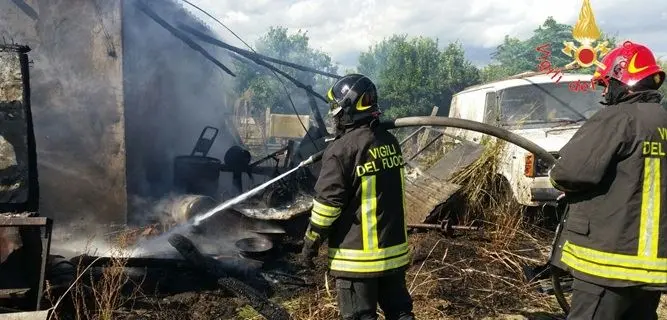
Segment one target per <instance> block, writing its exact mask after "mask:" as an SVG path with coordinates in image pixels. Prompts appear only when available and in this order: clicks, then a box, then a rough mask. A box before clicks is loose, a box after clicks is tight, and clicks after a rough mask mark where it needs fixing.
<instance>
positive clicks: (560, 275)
mask: <svg viewBox="0 0 667 320" xmlns="http://www.w3.org/2000/svg"><path fill="white" fill-rule="evenodd" d="M551 269H552V271H551V285H552V286H553V290H554V296H555V297H556V301H558V305H559V306H560V308H561V309H562V310H563V312H564V313H565V315H566V316H567V315H568V314H569V313H570V295H569V294H568V292H567V291H566V290H565V288H563V285H562V284H563V282H567V281H568V280H570V279H572V275H570V274H569V273H567V272H564V271H562V270H559V269H557V268H551Z"/></svg>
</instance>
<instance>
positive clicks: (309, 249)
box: [300, 237, 319, 268]
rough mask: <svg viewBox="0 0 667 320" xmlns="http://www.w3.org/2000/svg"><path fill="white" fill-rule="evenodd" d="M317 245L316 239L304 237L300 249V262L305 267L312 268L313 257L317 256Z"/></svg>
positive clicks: (313, 265)
mask: <svg viewBox="0 0 667 320" xmlns="http://www.w3.org/2000/svg"><path fill="white" fill-rule="evenodd" d="M318 249H319V246H318V245H317V241H315V240H312V239H309V238H308V237H304V239H303V248H302V249H301V257H300V258H301V264H302V265H303V266H304V267H306V268H313V267H315V264H314V263H313V259H314V258H315V257H317V251H318Z"/></svg>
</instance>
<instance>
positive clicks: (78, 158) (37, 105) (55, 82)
mask: <svg viewBox="0 0 667 320" xmlns="http://www.w3.org/2000/svg"><path fill="white" fill-rule="evenodd" d="M140 4H142V2H140V1H139V0H123V1H100V0H67V1H64V0H55V1H52V0H48V1H47V0H15V1H2V2H0V39H1V38H4V39H5V40H6V41H7V42H15V43H21V44H26V45H28V46H30V47H31V48H32V52H31V56H30V57H31V60H32V61H31V67H30V68H31V70H30V71H31V76H32V79H31V82H32V93H33V94H32V97H31V100H32V106H33V117H34V122H35V128H36V129H35V136H36V146H37V158H38V159H39V160H38V170H39V175H40V176H39V178H40V183H41V190H42V192H41V195H40V208H41V213H42V215H45V216H48V217H52V218H54V219H56V220H57V221H58V222H59V223H66V222H70V221H71V222H82V221H83V222H99V223H120V224H123V223H126V222H128V221H133V220H134V221H141V219H142V218H143V215H144V211H143V210H145V209H146V208H145V207H143V206H141V205H140V204H141V203H145V202H146V200H148V202H150V201H151V200H153V199H157V198H160V197H163V196H164V195H165V194H168V193H169V190H170V188H171V186H172V181H173V176H172V171H173V170H172V166H173V159H174V157H176V156H178V155H182V154H189V153H190V150H191V149H192V147H193V145H194V143H195V141H196V138H197V136H198V135H199V132H200V131H201V130H202V128H204V127H205V126H208V125H210V126H214V127H218V128H221V132H220V135H219V136H218V138H217V139H216V140H215V143H214V145H213V146H212V148H211V156H213V157H216V158H219V159H222V158H223V156H224V152H225V151H226V150H227V149H228V148H229V147H231V146H232V145H235V144H238V143H239V141H238V139H237V138H236V134H235V132H234V129H233V127H232V126H230V125H227V123H226V121H227V120H228V118H229V115H230V114H231V113H232V110H231V109H232V108H231V105H233V100H232V98H230V95H229V94H228V91H227V88H228V87H229V83H230V82H231V79H233V78H232V76H231V75H229V74H228V73H226V72H224V71H223V70H222V69H221V68H222V67H221V65H222V66H225V65H230V64H229V63H228V62H229V59H228V58H226V53H225V52H223V51H222V49H220V48H215V47H209V46H207V47H206V49H205V50H206V52H208V56H207V55H205V54H203V53H202V52H198V51H196V50H193V48H192V46H191V45H188V44H187V43H185V42H183V40H182V39H179V38H178V37H177V36H175V35H174V34H173V32H170V31H169V30H168V29H166V28H165V26H164V25H161V24H160V23H158V22H156V19H154V17H153V18H152V17H151V16H149V15H148V14H147V12H146V10H142V7H141V6H140ZM143 5H144V6H145V7H149V8H150V9H151V10H152V11H153V13H154V14H155V15H157V16H158V17H159V18H160V19H161V20H162V22H164V23H166V24H170V25H175V24H177V23H179V24H184V25H188V26H190V27H191V28H194V29H196V30H200V31H201V32H209V30H208V29H207V27H206V26H205V25H204V24H203V23H202V22H200V21H199V20H197V19H196V18H194V17H193V16H192V15H191V14H190V13H189V12H188V11H186V10H185V9H184V8H183V7H182V6H181V5H180V3H176V2H174V1H172V0H160V1H150V2H143ZM211 57H215V59H217V61H218V63H217V64H216V63H215V62H213V61H212V60H211V59H210V58H211ZM1 68H2V66H0V69H1ZM3 148H4V147H3ZM15 148H16V147H15ZM3 154H4V153H3ZM17 170H20V168H19V169H17ZM220 183H221V185H223V186H228V185H230V184H231V174H229V175H226V174H222V175H221V176H220ZM14 196H16V197H21V194H20V193H17V194H16V195H14Z"/></svg>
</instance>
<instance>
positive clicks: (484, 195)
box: [450, 137, 524, 249]
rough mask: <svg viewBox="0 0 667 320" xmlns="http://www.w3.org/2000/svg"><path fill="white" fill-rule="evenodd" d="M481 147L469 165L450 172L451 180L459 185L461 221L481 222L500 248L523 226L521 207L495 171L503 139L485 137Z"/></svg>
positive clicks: (500, 163)
mask: <svg viewBox="0 0 667 320" xmlns="http://www.w3.org/2000/svg"><path fill="white" fill-rule="evenodd" d="M481 144H482V146H483V147H484V151H483V152H482V154H481V156H480V157H479V158H478V159H477V160H475V161H474V162H473V163H471V164H470V165H468V166H466V167H464V168H461V169H460V170H459V171H457V172H456V173H454V175H453V176H452V178H451V180H450V181H451V182H452V183H455V184H458V185H461V189H460V191H459V192H460V194H461V195H462V199H463V201H464V203H463V208H464V209H463V212H459V218H460V220H461V222H462V223H463V224H469V223H472V222H474V221H480V222H483V223H485V224H486V225H487V226H488V227H489V228H488V231H489V234H490V235H491V240H492V242H493V243H494V244H496V245H498V246H499V247H500V248H501V249H502V248H503V247H506V246H507V245H508V244H510V243H511V242H512V240H514V239H515V238H516V236H517V234H518V232H519V231H520V230H521V228H522V227H523V213H524V208H523V206H521V205H520V204H519V203H518V202H517V201H516V200H515V199H514V196H513V194H512V191H511V189H510V186H509V183H507V181H506V180H505V178H504V177H502V176H501V175H500V174H498V172H499V171H500V168H501V166H502V165H503V161H504V159H503V158H502V157H501V156H500V155H503V154H504V151H505V148H506V145H507V143H506V142H505V141H503V140H500V139H496V138H490V137H485V138H484V139H483V140H482V142H481Z"/></svg>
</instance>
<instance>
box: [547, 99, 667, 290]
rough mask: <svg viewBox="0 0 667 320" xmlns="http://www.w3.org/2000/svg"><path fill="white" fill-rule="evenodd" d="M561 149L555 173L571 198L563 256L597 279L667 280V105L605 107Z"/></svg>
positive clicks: (612, 282) (580, 273) (607, 282)
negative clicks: (665, 107)
mask: <svg viewBox="0 0 667 320" xmlns="http://www.w3.org/2000/svg"><path fill="white" fill-rule="evenodd" d="M560 155H561V157H560V159H559V160H558V162H557V163H556V165H555V166H554V168H553V169H552V170H551V179H552V181H553V183H554V186H555V187H556V188H558V189H560V190H563V191H565V192H566V193H567V199H568V203H569V214H568V218H567V221H566V222H565V228H564V230H563V237H564V239H565V240H566V241H565V242H564V245H563V248H562V256H561V261H562V262H563V263H565V264H566V265H567V266H568V267H569V268H570V269H571V270H570V271H571V272H572V273H573V274H574V276H575V277H578V278H580V279H582V280H585V281H589V282H593V283H596V284H599V285H604V286H618V287H620V286H633V285H647V286H658V287H662V286H665V285H667V207H666V206H665V196H666V195H667V171H666V168H667V163H665V158H666V157H667V111H665V110H664V109H663V107H662V106H661V105H659V104H657V103H627V104H620V105H616V106H610V107H606V108H604V109H603V110H601V111H599V112H598V113H596V114H595V115H594V116H593V117H591V118H590V119H589V120H587V122H586V123H585V124H584V125H583V126H582V127H581V128H580V129H579V131H577V133H576V134H575V135H574V136H573V137H572V139H571V140H570V142H568V144H567V145H566V146H565V147H563V148H562V150H561V152H560Z"/></svg>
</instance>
